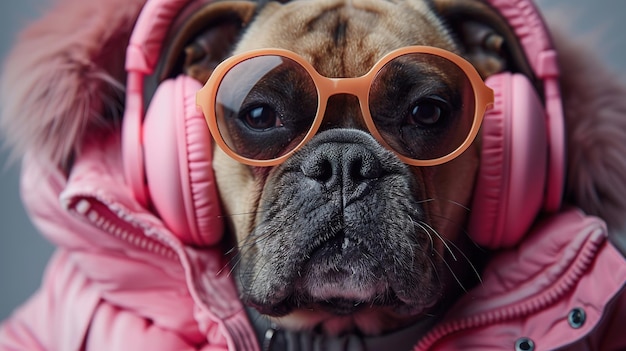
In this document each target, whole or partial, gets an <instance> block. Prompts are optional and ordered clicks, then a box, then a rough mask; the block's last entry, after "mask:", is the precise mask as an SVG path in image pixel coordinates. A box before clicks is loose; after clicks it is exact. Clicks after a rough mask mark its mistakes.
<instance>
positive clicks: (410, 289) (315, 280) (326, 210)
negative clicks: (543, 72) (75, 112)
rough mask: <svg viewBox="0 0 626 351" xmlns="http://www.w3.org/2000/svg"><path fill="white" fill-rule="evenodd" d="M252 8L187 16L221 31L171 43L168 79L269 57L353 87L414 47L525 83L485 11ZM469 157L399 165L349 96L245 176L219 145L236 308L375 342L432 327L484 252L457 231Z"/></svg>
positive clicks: (504, 36)
mask: <svg viewBox="0 0 626 351" xmlns="http://www.w3.org/2000/svg"><path fill="white" fill-rule="evenodd" d="M250 6H251V5H250V4H249V3H237V2H230V3H228V5H226V6H224V8H220V9H219V10H216V11H220V12H221V11H223V12H227V13H228V14H230V15H229V16H226V15H224V14H223V13H221V15H220V16H218V15H215V14H213V15H205V16H196V19H194V20H191V22H193V21H206V18H207V17H209V18H210V17H219V18H231V19H232V20H230V21H221V22H219V23H218V24H216V25H214V26H211V25H209V26H207V27H208V28H209V29H207V30H206V31H205V32H203V33H202V34H200V35H197V36H196V37H194V38H193V39H190V38H189V34H184V33H183V34H180V33H179V35H178V37H177V38H176V39H174V40H172V43H171V44H170V45H169V47H170V48H175V49H170V50H171V51H173V52H174V54H172V53H170V54H168V55H167V56H168V57H169V58H168V59H165V62H166V63H165V64H164V65H165V67H166V68H165V69H164V70H165V71H171V70H172V68H171V66H173V65H174V63H175V62H181V61H182V62H184V64H183V68H182V70H183V71H184V72H185V73H186V74H187V75H189V76H192V77H194V78H196V79H197V80H198V81H200V82H201V83H203V84H204V83H205V82H206V80H207V79H208V77H210V76H211V74H212V73H213V69H214V67H215V66H216V65H217V64H218V63H219V62H221V61H222V60H223V59H224V58H226V57H227V56H228V55H230V53H231V52H230V51H231V50H232V51H233V55H237V54H240V53H245V52H249V51H250V50H254V49H260V48H280V49H286V50H290V51H292V52H294V53H296V54H298V55H300V56H301V57H302V58H304V60H305V61H307V62H309V63H311V65H312V66H313V67H314V69H315V70H316V71H317V72H319V74H321V75H322V76H325V77H341V78H350V77H360V76H363V75H365V74H366V73H367V72H368V71H369V70H370V69H371V68H372V67H373V66H374V65H375V64H376V62H377V61H378V60H379V59H381V58H382V57H384V56H385V55H386V54H388V53H390V52H392V51H393V50H396V49H399V48H402V47H407V46H415V45H421V46H430V47H437V48H440V49H444V50H447V51H449V52H455V53H465V54H466V56H467V58H468V60H469V61H470V62H471V63H472V65H473V66H474V67H476V69H477V70H478V73H479V74H480V75H481V76H482V77H485V78H486V77H489V76H491V75H493V74H495V73H498V72H500V71H502V70H504V69H509V70H515V71H518V72H524V73H525V74H527V75H528V76H529V77H532V75H531V73H530V71H529V68H528V63H527V62H525V60H524V58H523V55H521V54H520V52H521V49H520V47H519V44H518V43H516V41H515V40H514V39H513V38H515V35H514V34H513V33H512V32H510V31H503V28H505V26H503V25H502V20H501V19H500V18H499V17H498V15H497V14H496V13H495V12H494V11H493V10H491V9H490V8H489V7H487V6H486V5H485V4H483V3H481V2H475V1H435V2H433V3H431V2H427V1H421V0H410V1H370V0H363V1H356V0H355V1H343V0H321V1H294V2H287V3H284V4H282V3H278V2H268V3H265V4H261V5H258V6H256V7H255V9H254V10H252V9H250ZM458 13H465V14H472V15H468V16H467V17H466V18H465V19H463V20H458V19H459V18H456V20H455V21H454V23H455V27H454V28H452V27H450V25H448V24H446V23H449V22H450V20H451V18H446V16H450V17H452V16H458V15H456V14H458ZM478 14H480V15H478ZM187 27H188V28H195V27H197V26H196V25H194V24H193V23H192V24H189V23H188V24H187ZM243 27H245V31H244V30H243V29H242V28H243ZM499 30H500V31H499ZM183 32H184V31H183ZM240 34H241V37H239V35H240ZM224 38H228V39H224ZM227 40H230V42H228V43H226V41H227ZM190 41H191V44H188V45H187V46H184V45H183V44H181V43H185V42H190ZM182 47H184V49H183V50H182V51H184V52H185V55H184V58H183V59H180V58H178V57H177V56H176V54H177V53H178V52H180V51H181V50H180V48H182ZM231 47H232V49H231ZM206 48H211V49H210V50H208V51H207V50H206ZM214 48H219V49H218V50H216V49H214ZM161 74H163V73H161ZM170 74H171V73H170ZM446 74H449V75H451V74H452V73H448V72H444V73H443V75H444V78H451V77H447V76H445V75H446ZM289 79H290V78H289V76H287V77H285V78H283V79H282V80H280V82H279V83H278V84H277V86H276V87H273V89H276V90H281V89H283V90H286V91H292V90H294V88H293V87H294V86H296V85H297V84H299V83H298V82H297V81H289ZM293 79H294V80H295V79H296V78H293ZM301 94H304V95H306V94H314V92H311V91H308V92H306V93H301ZM385 98H386V99H388V101H381V102H380V103H381V104H383V105H384V106H386V107H388V108H391V106H393V104H396V103H400V104H404V103H407V102H405V101H396V100H393V101H392V100H391V97H385ZM295 99H297V100H298V101H302V104H303V106H304V107H299V108H301V109H302V110H298V113H303V114H308V115H310V114H311V113H313V114H314V113H315V111H314V109H315V106H307V104H306V103H304V101H307V100H310V99H307V96H300V95H298V96H297V97H296V98H295ZM287 104H288V103H285V104H284V105H287ZM284 105H280V106H281V107H280V108H281V109H288V108H292V109H293V108H295V107H293V106H292V107H285V106H284ZM263 108H265V109H266V110H263ZM306 108H308V109H309V111H306ZM405 108H406V107H405ZM429 108H431V109H434V110H437V111H438V112H430V113H433V114H434V113H441V111H439V109H440V108H439V105H437V104H432V106H431V105H425V106H424V109H426V110H428V109H429ZM446 108H448V107H446ZM450 108H451V107H450ZM277 109H279V108H278V107H273V106H272V105H271V104H270V105H265V104H264V105H262V106H261V110H259V111H257V112H258V113H259V114H260V115H261V116H264V115H268V116H269V117H267V116H266V117H262V118H270V119H271V118H274V119H272V120H270V121H269V122H268V123H270V124H276V123H282V122H281V121H276V117H275V116H274V117H272V115H274V114H278V113H279V112H276V111H273V110H277ZM309 118H310V117H309ZM426 118H429V117H426ZM442 118H443V117H442ZM217 133H219V131H218V132H217ZM213 134H214V135H215V134H216V133H213ZM235 138H236V137H235ZM250 147H251V148H253V149H254V148H259V147H262V146H261V145H258V146H250ZM282 148H287V146H282ZM278 151H279V153H283V152H284V150H283V149H281V150H278ZM479 155H480V138H478V139H477V140H476V141H475V142H473V143H471V145H469V146H468V147H467V150H465V152H463V153H462V154H460V155H458V156H457V157H455V158H454V159H452V160H450V161H449V162H445V163H442V164H439V165H436V166H432V167H418V166H411V165H407V164H405V163H404V162H402V161H401V160H400V159H399V158H398V157H397V156H396V155H395V154H394V152H393V151H392V150H389V148H388V147H384V146H382V145H381V143H380V142H378V141H377V139H376V138H375V137H374V136H373V135H372V133H371V132H370V131H369V130H368V128H367V127H366V123H365V121H364V117H363V113H362V112H361V110H360V108H359V101H357V99H356V98H355V97H354V96H351V95H348V94H338V95H334V96H332V97H330V98H329V100H328V104H327V106H326V110H325V112H324V115H323V120H322V122H321V126H320V128H319V130H318V131H317V133H316V134H315V135H314V136H313V137H312V138H311V139H310V140H309V141H308V142H307V143H306V144H305V145H304V146H303V147H302V148H300V149H299V150H297V152H295V153H294V154H293V155H291V156H290V157H289V158H287V159H286V160H285V161H284V162H282V163H280V164H277V165H274V166H270V167H264V166H257V165H246V164H244V163H242V162H239V161H237V160H235V159H233V158H231V157H230V156H229V155H227V153H226V152H225V151H224V150H223V148H216V151H215V154H214V161H213V162H214V169H215V176H216V181H217V184H218V189H219V193H220V197H221V201H222V205H223V207H224V209H225V212H226V218H228V223H229V230H230V232H231V234H232V235H233V236H234V238H236V246H237V248H238V249H237V253H236V257H234V258H233V265H234V270H235V273H234V274H235V276H236V277H237V282H238V286H239V290H240V293H241V296H242V300H243V301H244V303H245V304H247V305H248V306H251V307H253V308H255V309H256V310H258V311H259V312H260V313H261V314H263V315H266V316H269V317H270V318H271V319H272V321H274V322H275V323H276V324H277V325H278V326H279V327H281V328H286V329H289V330H320V331H323V332H324V333H327V334H331V335H338V334H345V333H348V332H355V333H360V334H363V335H378V334H382V333H386V332H389V331H392V330H397V329H400V328H403V327H406V326H407V325H412V324H416V323H419V324H423V325H424V328H425V329H426V328H428V327H430V326H432V324H433V323H435V322H436V320H437V319H436V318H434V317H432V316H436V315H441V312H442V311H443V310H445V308H446V306H449V305H450V304H451V303H452V301H454V300H455V299H456V298H457V297H458V296H459V295H460V294H461V293H462V292H463V291H466V290H467V289H469V288H470V287H472V286H473V285H475V284H477V283H478V282H479V281H480V276H479V274H478V272H479V271H480V267H481V265H482V262H481V257H484V256H485V255H484V251H482V250H481V249H479V248H478V246H477V245H475V244H474V243H473V242H472V240H471V239H470V238H469V237H468V235H467V233H466V232H465V229H464V228H465V223H466V222H467V220H468V213H469V210H468V208H469V207H470V206H471V199H472V194H473V186H474V183H475V176H476V173H477V172H478V168H479Z"/></svg>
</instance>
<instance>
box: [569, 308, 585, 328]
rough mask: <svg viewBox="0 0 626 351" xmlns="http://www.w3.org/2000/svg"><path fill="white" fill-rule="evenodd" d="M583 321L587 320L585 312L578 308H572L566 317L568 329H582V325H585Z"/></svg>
mask: <svg viewBox="0 0 626 351" xmlns="http://www.w3.org/2000/svg"><path fill="white" fill-rule="evenodd" d="M585 319H587V315H586V314H585V310H583V309H582V308H579V307H576V308H574V309H573V310H571V311H570V312H569V314H568V315H567V321H568V322H569V325H570V327H572V328H574V329H578V328H580V327H582V326H583V324H585Z"/></svg>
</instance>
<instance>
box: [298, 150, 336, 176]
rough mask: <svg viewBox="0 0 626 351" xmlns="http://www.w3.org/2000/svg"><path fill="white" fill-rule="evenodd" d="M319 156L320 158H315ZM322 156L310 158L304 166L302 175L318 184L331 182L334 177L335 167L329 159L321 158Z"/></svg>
mask: <svg viewBox="0 0 626 351" xmlns="http://www.w3.org/2000/svg"><path fill="white" fill-rule="evenodd" d="M315 156H318V157H315ZM320 156H322V155H319V154H318V155H314V156H313V157H309V158H308V159H307V160H306V161H305V162H304V163H303V164H302V167H301V169H302V173H304V175H305V176H307V177H308V178H311V179H315V180H317V181H318V182H321V183H326V182H328V181H330V179H331V178H332V176H333V173H334V172H333V165H332V163H331V162H330V160H328V159H327V158H324V157H320Z"/></svg>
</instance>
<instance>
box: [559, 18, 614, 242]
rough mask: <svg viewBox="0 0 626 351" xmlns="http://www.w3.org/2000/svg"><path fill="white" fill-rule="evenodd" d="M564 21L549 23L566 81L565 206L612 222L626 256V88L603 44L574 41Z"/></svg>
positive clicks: (562, 88) (611, 224) (610, 223)
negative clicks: (607, 60)
mask: <svg viewBox="0 0 626 351" xmlns="http://www.w3.org/2000/svg"><path fill="white" fill-rule="evenodd" d="M561 18H562V17H561V16H556V17H554V18H551V21H549V22H550V23H551V24H552V27H553V28H552V32H553V37H554V39H555V45H556V47H557V50H558V51H559V58H560V68H561V75H562V78H561V92H562V95H563V105H564V114H565V124H566V126H565V127H566V134H567V136H566V137H567V152H568V156H567V164H568V166H567V179H566V189H565V201H566V202H567V203H571V204H574V205H576V206H578V207H580V208H581V209H583V210H584V211H585V212H587V213H589V214H593V215H596V216H599V217H601V218H603V219H604V220H606V222H607V225H608V226H609V232H610V235H611V236H612V238H611V239H612V241H613V242H614V243H615V244H616V245H617V246H618V247H620V249H621V250H622V252H625V253H626V235H625V232H624V229H625V228H626V87H625V86H624V83H623V81H621V80H620V76H619V75H617V74H616V73H615V72H611V71H610V70H609V69H608V67H607V66H606V64H604V63H603V62H602V61H601V59H600V57H599V54H598V52H600V48H598V47H595V45H597V43H600V42H602V41H601V40H583V38H582V37H579V38H577V40H575V39H573V38H572V36H571V34H570V33H571V31H570V30H568V29H566V28H568V23H566V22H563V21H561ZM587 39H589V38H587Z"/></svg>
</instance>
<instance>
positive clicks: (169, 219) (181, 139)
mask: <svg viewBox="0 0 626 351" xmlns="http://www.w3.org/2000/svg"><path fill="white" fill-rule="evenodd" d="M200 88H201V85H200V83H199V82H198V81H196V80H195V79H193V78H190V77H188V76H184V75H181V76H178V77H177V78H175V79H168V80H165V81H163V82H162V83H161V84H160V85H159V87H158V88H157V90H156V92H155V94H154V96H153V99H152V101H151V102H150V106H149V107H148V110H147V112H146V117H145V119H144V122H143V145H144V160H145V161H144V162H145V173H146V180H147V183H148V196H149V198H150V201H151V205H152V206H154V209H155V210H156V211H157V213H158V214H159V216H160V217H161V218H162V219H163V221H164V223H165V224H166V226H167V227H168V228H169V229H170V230H171V231H172V232H174V234H176V235H177V236H178V237H179V238H180V239H181V240H182V241H183V242H184V243H188V244H195V245H213V244H216V243H217V242H218V241H219V240H220V239H221V237H222V232H223V223H222V220H221V216H220V215H221V209H220V205H219V202H218V201H219V200H218V194H217V188H216V183H215V179H214V173H213V165H212V152H213V150H212V149H213V148H212V141H211V136H210V134H209V129H208V127H207V125H206V121H205V119H204V116H203V115H202V113H201V112H200V111H198V109H197V108H196V92H197V91H198V90H199V89H200Z"/></svg>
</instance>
